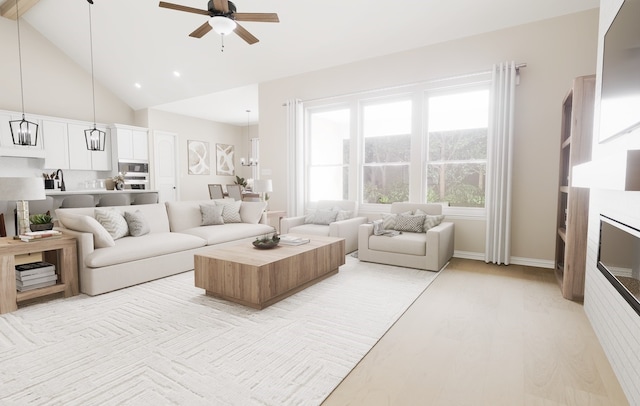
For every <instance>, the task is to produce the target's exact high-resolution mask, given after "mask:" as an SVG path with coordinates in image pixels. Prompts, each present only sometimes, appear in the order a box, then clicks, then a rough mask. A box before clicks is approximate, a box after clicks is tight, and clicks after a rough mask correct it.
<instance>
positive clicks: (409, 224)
mask: <svg viewBox="0 0 640 406" xmlns="http://www.w3.org/2000/svg"><path fill="white" fill-rule="evenodd" d="M424 218H425V216H421V215H415V214H400V215H399V216H397V217H396V226H395V228H394V229H395V230H396V231H407V232H411V233H421V232H422V224H424Z"/></svg>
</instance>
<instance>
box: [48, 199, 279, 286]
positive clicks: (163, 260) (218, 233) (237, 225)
mask: <svg viewBox="0 0 640 406" xmlns="http://www.w3.org/2000/svg"><path fill="white" fill-rule="evenodd" d="M225 200H228V199H225ZM228 203H232V204H234V205H235V206H233V207H232V206H229V207H230V209H229V210H228V212H229V215H230V217H224V216H223V215H224V214H226V213H225V212H224V210H226V204H228ZM201 206H202V207H204V208H205V209H204V210H205V211H206V212H211V211H213V212H214V213H213V214H214V215H213V216H209V223H208V224H209V225H201V224H202V222H203V213H204V212H205V211H203V209H202V207H201ZM265 206H266V204H265V203H264V202H235V201H233V200H230V201H213V200H203V201H184V202H167V203H156V204H143V205H136V206H115V207H109V208H94V207H89V208H67V209H62V208H61V209H57V210H56V217H57V221H58V224H59V226H58V227H57V229H58V230H60V231H62V232H63V233H65V234H69V235H72V236H74V237H76V239H77V241H78V272H79V277H80V291H81V292H83V293H86V294H88V295H97V294H101V293H105V292H109V291H113V290H116V289H121V288H125V287H128V286H132V285H136V284H139V283H143V282H147V281H150V280H153V279H158V278H163V277H165V276H169V275H173V274H177V273H181V272H185V271H189V270H191V269H193V263H194V262H193V256H194V254H196V253H197V252H199V251H201V250H203V249H206V247H207V246H210V245H213V244H223V243H227V242H231V241H235V240H239V239H245V238H251V237H258V236H262V235H265V234H267V233H270V232H272V231H273V227H271V226H269V225H267V224H264V223H262V222H261V221H264V218H263V214H264V210H265ZM211 207H213V209H211ZM235 209H238V210H235ZM209 214H211V213H209ZM215 214H218V216H215ZM123 219H124V223H123ZM224 220H229V221H224ZM232 221H234V222H232ZM235 221H239V222H235ZM114 235H115V237H114Z"/></svg>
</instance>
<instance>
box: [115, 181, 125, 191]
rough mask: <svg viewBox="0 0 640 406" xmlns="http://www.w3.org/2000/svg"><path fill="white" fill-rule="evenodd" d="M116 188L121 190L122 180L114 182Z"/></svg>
mask: <svg viewBox="0 0 640 406" xmlns="http://www.w3.org/2000/svg"><path fill="white" fill-rule="evenodd" d="M116 189H117V190H122V189H124V183H122V182H116Z"/></svg>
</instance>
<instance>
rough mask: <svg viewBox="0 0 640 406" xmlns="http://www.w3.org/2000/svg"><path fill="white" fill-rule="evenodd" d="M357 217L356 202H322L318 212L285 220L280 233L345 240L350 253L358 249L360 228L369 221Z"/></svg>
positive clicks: (319, 203) (281, 224)
mask: <svg viewBox="0 0 640 406" xmlns="http://www.w3.org/2000/svg"><path fill="white" fill-rule="evenodd" d="M357 215H358V211H357V205H356V202H352V201H348V200H320V201H318V206H317V210H314V211H312V212H310V213H309V214H307V215H306V216H297V217H285V218H283V219H282V220H281V221H280V232H281V233H282V234H288V233H292V234H307V235H323V236H328V237H339V238H344V239H345V252H346V253H350V252H353V251H355V250H357V249H358V226H360V225H361V224H364V223H366V222H367V221H368V219H367V218H366V217H357Z"/></svg>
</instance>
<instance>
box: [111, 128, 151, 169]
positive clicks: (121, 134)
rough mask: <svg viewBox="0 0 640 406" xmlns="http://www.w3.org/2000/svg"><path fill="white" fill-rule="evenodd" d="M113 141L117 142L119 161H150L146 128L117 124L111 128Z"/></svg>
mask: <svg viewBox="0 0 640 406" xmlns="http://www.w3.org/2000/svg"><path fill="white" fill-rule="evenodd" d="M111 136H112V138H111V141H112V142H115V143H116V145H117V149H116V150H117V151H118V161H144V162H146V161H148V160H149V139H148V138H149V137H148V130H147V129H146V128H137V127H123V126H115V127H112V128H111Z"/></svg>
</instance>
